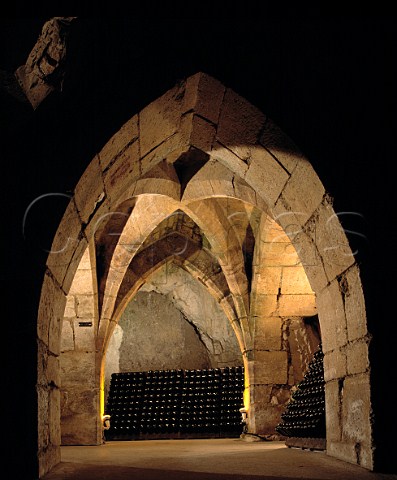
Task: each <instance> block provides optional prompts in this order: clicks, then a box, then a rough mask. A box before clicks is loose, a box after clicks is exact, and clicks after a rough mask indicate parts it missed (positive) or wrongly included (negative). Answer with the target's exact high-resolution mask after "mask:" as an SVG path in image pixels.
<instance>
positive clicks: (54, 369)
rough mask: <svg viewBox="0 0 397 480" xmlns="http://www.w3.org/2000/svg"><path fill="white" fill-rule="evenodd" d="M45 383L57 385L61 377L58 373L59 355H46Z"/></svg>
mask: <svg viewBox="0 0 397 480" xmlns="http://www.w3.org/2000/svg"><path fill="white" fill-rule="evenodd" d="M46 376H47V383H48V384H49V385H52V386H56V387H59V386H60V383H61V378H60V374H59V357H57V356H54V355H48V359H47V372H46Z"/></svg>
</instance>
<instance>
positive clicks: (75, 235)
mask: <svg viewBox="0 0 397 480" xmlns="http://www.w3.org/2000/svg"><path fill="white" fill-rule="evenodd" d="M80 234H81V220H80V216H79V214H78V212H77V209H76V205H75V203H74V200H71V201H70V202H69V204H68V206H67V208H66V211H65V214H64V216H63V218H62V221H61V223H60V225H59V227H58V230H57V232H56V234H55V237H54V241H53V242H52V246H51V251H50V253H49V255H48V258H47V266H48V268H49V269H50V270H51V273H52V274H53V275H54V277H55V278H56V280H57V282H58V283H59V285H61V286H63V284H64V279H65V276H66V272H67V270H68V267H69V264H70V262H71V260H72V258H73V256H74V253H75V250H76V247H77V246H78V245H79V242H80ZM64 289H65V291H67V288H65V287H64Z"/></svg>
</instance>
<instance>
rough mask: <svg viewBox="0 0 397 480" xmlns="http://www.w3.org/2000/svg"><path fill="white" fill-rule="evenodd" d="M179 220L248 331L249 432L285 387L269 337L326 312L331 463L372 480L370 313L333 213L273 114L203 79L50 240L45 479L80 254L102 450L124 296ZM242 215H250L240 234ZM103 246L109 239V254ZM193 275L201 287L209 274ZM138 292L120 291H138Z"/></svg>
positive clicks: (41, 375)
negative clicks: (272, 395) (192, 227)
mask: <svg viewBox="0 0 397 480" xmlns="http://www.w3.org/2000/svg"><path fill="white" fill-rule="evenodd" d="M176 211H182V212H184V214H186V215H187V216H189V218H191V219H192V220H193V221H194V222H195V224H196V225H197V226H198V228H199V229H200V231H201V232H203V233H204V234H205V236H206V238H207V241H208V244H209V247H208V250H209V251H210V252H211V255H212V256H213V257H214V258H215V259H216V262H217V264H218V265H219V269H215V270H214V271H212V272H209V273H208V272H207V273H208V274H206V275H205V276H206V279H205V280H206V281H207V282H209V283H211V282H212V285H213V286H214V289H215V290H216V291H217V292H221V293H219V295H220V298H219V301H220V302H225V303H227V306H226V308H227V309H228V312H229V318H230V317H232V316H234V318H233V323H234V328H235V330H236V329H238V330H239V332H241V335H240V338H239V340H240V344H241V346H242V354H243V356H244V362H245V365H246V372H247V379H246V390H247V395H246V396H245V398H246V401H247V406H248V407H249V418H250V428H251V431H252V432H255V431H261V430H263V429H266V428H267V427H266V425H267V426H269V428H273V427H274V425H271V422H270V424H269V418H270V417H271V415H270V414H269V412H268V411H267V410H266V408H267V407H266V406H265V405H264V402H263V400H261V398H260V395H263V392H264V391H265V390H266V389H265V387H266V386H269V385H274V384H282V383H283V382H284V379H285V378H286V375H287V370H286V369H287V363H286V355H287V354H286V352H285V350H283V345H282V341H281V339H278V338H276V339H275V337H274V331H281V330H280V318H282V317H283V314H285V315H293V314H294V312H295V314H296V315H312V314H313V313H315V312H317V313H318V316H319V320H320V326H321V334H322V345H323V351H324V355H325V356H324V368H325V380H326V422H327V453H328V454H329V455H332V456H335V457H338V458H341V459H343V460H346V461H348V462H352V463H357V464H359V465H362V466H364V467H366V468H369V469H371V468H372V456H373V450H372V429H371V421H370V411H371V403H370V378H369V364H368V338H369V336H368V332H367V324H366V314H365V304H364V298H363V292H362V286H361V280H360V274H359V268H358V265H357V264H356V262H355V258H354V255H353V253H352V251H351V249H350V247H349V244H348V241H347V238H346V235H345V233H344V231H343V228H342V226H341V225H340V223H339V220H338V216H337V214H336V213H335V211H334V210H333V207H332V200H331V198H330V196H329V195H328V194H327V192H326V191H325V189H324V187H323V185H322V183H321V181H320V180H319V178H318V177H317V175H316V173H315V171H314V170H313V168H312V166H311V165H310V163H309V161H308V160H307V159H306V158H305V157H304V156H303V155H302V153H301V152H300V151H299V150H298V149H297V147H296V146H295V145H294V144H293V142H292V141H291V140H290V139H289V138H288V137H287V136H286V135H285V134H284V133H283V132H282V131H281V130H280V129H279V128H278V127H277V126H276V125H275V124H274V123H273V122H272V121H271V120H270V119H269V118H267V117H266V115H264V114H263V113H262V112H260V111H258V110H257V109H256V108H255V107H254V106H252V105H251V104H250V103H248V102H247V101H246V100H244V99H243V98H241V97H240V96H239V95H237V94H236V93H235V92H234V91H232V90H231V89H229V88H226V87H224V86H223V85H222V84H221V83H220V82H219V81H217V80H215V79H214V78H212V77H209V76H208V75H205V74H203V73H198V74H196V75H193V76H192V77H189V78H188V79H187V80H186V81H183V82H181V83H179V84H178V85H177V86H175V87H174V88H173V89H171V90H170V91H168V92H167V93H166V94H164V95H163V96H162V97H160V98H159V99H157V100H155V101H154V102H152V103H151V104H150V105H148V106H147V107H146V108H144V109H143V110H142V111H141V112H139V113H138V114H136V115H134V116H133V117H132V118H131V119H130V120H129V121H128V122H127V123H126V124H125V125H123V126H122V127H121V129H120V130H119V131H118V132H117V133H116V134H115V135H114V136H113V137H112V138H111V139H110V140H109V142H108V143H107V144H106V145H105V146H104V147H103V149H102V150H101V151H100V152H99V153H98V154H97V155H96V156H95V157H94V159H93V160H92V161H91V163H90V164H89V165H88V167H87V169H86V171H85V173H84V174H83V176H82V177H81V179H80V181H79V183H78V185H77V186H76V189H75V191H74V196H73V198H72V200H71V201H70V203H69V205H68V207H67V209H66V212H65V214H64V217H63V219H62V222H61V224H60V226H59V228H58V230H57V233H56V235H55V238H54V242H53V245H52V252H51V253H50V254H49V256H48V260H47V271H46V274H45V278H44V282H43V287H42V294H41V301H40V307H39V313H38V330H37V332H38V340H39V372H38V385H37V389H38V402H39V420H38V422H39V423H38V431H39V464H40V472H42V473H43V472H45V471H48V470H49V469H50V468H51V467H52V466H53V465H55V464H56V463H57V462H59V460H60V435H61V434H60V421H59V418H60V391H59V370H60V367H59V356H60V348H61V347H60V345H61V331H62V319H63V317H64V312H65V305H66V301H67V296H68V294H69V292H70V289H71V287H72V284H73V282H74V279H75V278H76V272H78V270H79V268H81V267H79V266H80V265H81V264H80V262H81V259H82V257H83V254H84V253H85V252H89V253H88V254H86V256H85V259H86V260H87V255H88V257H89V258H90V262H89V268H88V269H87V270H89V271H90V272H91V273H90V275H91V277H90V278H92V279H93V282H92V291H91V295H92V298H93V299H94V305H95V308H94V310H93V317H94V321H93V336H94V340H95V349H94V350H95V351H96V352H98V353H97V356H96V360H95V365H93V375H95V378H97V379H98V381H96V380H95V382H94V383H95V385H94V387H93V389H94V390H95V392H96V396H94V400H93V401H94V403H95V405H97V407H96V408H97V410H98V415H97V419H96V426H95V428H94V434H93V443H95V442H97V443H98V442H100V441H101V419H100V407H99V399H100V392H99V389H100V383H99V379H100V375H101V373H100V372H101V368H102V362H103V354H104V352H105V349H106V344H107V341H108V339H109V336H110V335H111V332H112V324H114V321H115V312H116V310H117V308H118V305H120V302H121V303H122V302H123V301H124V297H123V295H126V294H127V293H123V294H122V295H121V294H120V288H121V286H122V285H123V281H124V280H125V278H126V275H127V274H128V269H129V266H130V265H131V262H132V261H133V260H134V258H138V257H137V255H139V253H141V252H142V249H143V248H144V247H145V242H146V244H147V243H148V242H149V243H150V242H154V241H159V240H161V238H164V235H163V234H159V236H158V238H155V237H153V234H154V232H155V231H156V228H157V227H158V226H159V225H160V224H161V223H162V222H166V221H167V219H168V218H169V217H170V216H172V215H173V214H174V212H176ZM236 212H242V213H241V218H239V220H241V222H240V221H239V222H237V221H236V218H237V217H239V215H240V214H237V216H236V215H235V214H236ZM244 212H245V213H244ZM254 220H255V222H254ZM244 222H245V223H244ZM248 224H250V227H249V228H250V229H251V230H250V231H252V233H251V236H252V238H253V239H254V241H253V242H251V243H252V252H251V255H252V257H250V258H252V263H251V266H253V269H252V272H251V273H249V274H248V271H247V266H246V263H245V260H246V259H245V257H244V255H242V253H241V245H242V240H244V239H243V238H242V236H241V235H242V234H241V232H242V231H243V228H242V226H241V225H243V227H244V228H245V229H246V230H247V227H248ZM109 233H112V235H109ZM163 233H164V232H163ZM162 235H163V236H162ZM106 236H107V237H111V240H107V241H104V240H103V239H104V238H105V237H106ZM198 261H199V262H200V261H201V259H199V260H198ZM188 263H189V265H190V266H192V265H193V267H195V271H196V272H198V273H197V275H199V276H200V275H203V269H204V266H203V265H201V266H197V265H195V263H194V262H188ZM130 274H131V272H130ZM282 278H283V279H284V283H282V282H281V280H282ZM287 278H289V279H290V281H287ZM136 280H137V279H136V278H135V281H136ZM129 286H130V285H125V284H124V286H123V288H122V291H123V292H130V289H129ZM119 310H120V309H119ZM119 310H117V311H119ZM231 312H232V313H231ZM297 312H298V313H297ZM259 327H260V329H261V335H259V334H258V328H259ZM259 338H261V340H260V341H259ZM270 363H271V364H272V368H269V365H270ZM273 422H274V420H273Z"/></svg>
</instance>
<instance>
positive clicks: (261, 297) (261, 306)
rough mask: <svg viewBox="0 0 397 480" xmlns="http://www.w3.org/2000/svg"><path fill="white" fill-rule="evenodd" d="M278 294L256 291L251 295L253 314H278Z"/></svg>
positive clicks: (267, 315)
mask: <svg viewBox="0 0 397 480" xmlns="http://www.w3.org/2000/svg"><path fill="white" fill-rule="evenodd" d="M276 312H277V295H266V294H259V293H255V294H253V295H252V296H251V315H252V316H256V317H273V316H277V315H276Z"/></svg>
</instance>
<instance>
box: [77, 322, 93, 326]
mask: <svg viewBox="0 0 397 480" xmlns="http://www.w3.org/2000/svg"><path fill="white" fill-rule="evenodd" d="M79 327H92V322H79Z"/></svg>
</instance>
